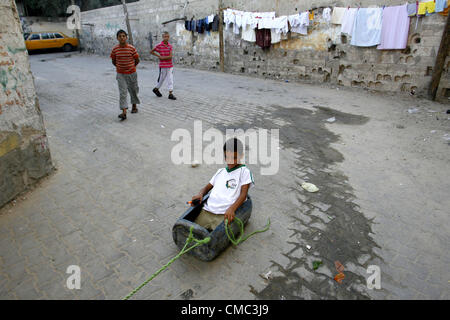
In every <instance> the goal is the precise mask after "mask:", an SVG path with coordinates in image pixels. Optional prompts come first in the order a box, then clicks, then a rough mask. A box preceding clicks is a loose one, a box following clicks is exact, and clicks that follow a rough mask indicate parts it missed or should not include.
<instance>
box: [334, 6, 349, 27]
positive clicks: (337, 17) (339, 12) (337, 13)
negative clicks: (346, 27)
mask: <svg viewBox="0 0 450 320" xmlns="http://www.w3.org/2000/svg"><path fill="white" fill-rule="evenodd" d="M345 9H346V8H342V7H335V8H334V9H333V14H332V15H331V23H333V24H341V23H342V18H343V17H344V13H345Z"/></svg>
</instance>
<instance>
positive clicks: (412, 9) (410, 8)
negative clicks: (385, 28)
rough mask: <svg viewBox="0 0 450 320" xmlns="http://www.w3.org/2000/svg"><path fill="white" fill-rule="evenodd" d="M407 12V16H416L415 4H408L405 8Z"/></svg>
mask: <svg viewBox="0 0 450 320" xmlns="http://www.w3.org/2000/svg"><path fill="white" fill-rule="evenodd" d="M406 9H407V10H408V16H410V17H413V16H415V15H416V14H417V5H416V4H415V3H410V4H408V6H407V7H406Z"/></svg>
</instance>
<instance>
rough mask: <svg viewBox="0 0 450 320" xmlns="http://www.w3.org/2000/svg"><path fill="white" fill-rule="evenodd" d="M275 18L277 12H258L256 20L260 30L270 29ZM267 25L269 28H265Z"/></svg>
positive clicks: (255, 16) (255, 15)
mask: <svg viewBox="0 0 450 320" xmlns="http://www.w3.org/2000/svg"><path fill="white" fill-rule="evenodd" d="M274 18H275V12H256V13H255V14H254V19H255V21H256V22H257V25H258V29H270V28H271V27H270V26H271V25H272V20H273V19H274ZM266 25H267V27H265V26H266Z"/></svg>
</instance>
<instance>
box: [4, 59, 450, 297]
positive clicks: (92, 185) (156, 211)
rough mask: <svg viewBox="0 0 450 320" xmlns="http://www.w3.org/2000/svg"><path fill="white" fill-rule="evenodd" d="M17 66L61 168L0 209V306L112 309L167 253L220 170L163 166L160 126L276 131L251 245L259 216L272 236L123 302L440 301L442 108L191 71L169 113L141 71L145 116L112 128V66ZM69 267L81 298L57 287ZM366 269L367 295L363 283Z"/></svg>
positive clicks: (183, 75)
mask: <svg viewBox="0 0 450 320" xmlns="http://www.w3.org/2000/svg"><path fill="white" fill-rule="evenodd" d="M30 61H31V66H32V70H33V73H34V75H35V81H36V88H37V92H38V96H39V101H40V105H41V109H42V112H43V115H44V119H45V123H46V126H47V133H48V136H49V142H50V148H51V152H52V156H53V160H54V162H55V165H56V167H57V169H58V170H57V171H56V172H55V174H53V175H52V176H50V177H48V178H47V179H45V180H44V181H43V182H42V183H41V184H40V185H39V186H38V187H37V188H36V189H35V190H33V191H32V192H29V193H28V194H26V195H24V196H22V197H20V198H18V199H17V201H15V202H13V203H11V204H9V205H7V206H6V207H4V208H3V209H1V210H0V298H1V299H27V298H28V299H120V298H122V297H124V296H125V295H126V294H127V293H128V292H129V291H131V290H132V289H133V288H134V287H135V286H137V285H138V284H140V283H141V282H142V281H143V280H145V279H146V278H147V277H148V276H149V275H151V274H152V273H153V272H154V271H156V270H157V269H158V268H159V267H160V266H162V265H163V264H164V263H166V262H167V261H168V260H169V259H170V258H171V257H172V256H174V255H175V254H176V253H177V248H176V246H175V245H174V243H173V241H172V238H171V228H172V225H173V223H174V222H175V221H176V219H177V218H178V217H179V216H180V215H181V214H182V213H183V211H184V210H185V209H186V205H185V201H186V200H188V199H189V198H190V197H191V195H192V194H194V193H196V192H197V191H198V190H199V189H200V188H201V187H202V186H203V185H204V184H205V183H206V182H207V181H208V179H209V178H210V177H211V176H212V174H213V173H214V172H215V170H216V169H217V168H218V166H213V165H200V166H199V167H197V168H191V167H190V166H188V165H174V164H173V163H172V162H171V161H170V152H171V149H172V147H173V146H174V145H175V144H176V142H172V141H170V137H171V134H172V132H173V130H175V129H176V128H186V129H188V130H190V131H191V132H192V131H193V121H194V120H196V119H198V120H202V121H203V130H206V129H208V128H210V127H215V128H218V129H221V130H224V129H225V128H242V129H247V128H266V129H272V128H279V129H280V147H281V149H280V150H279V151H280V169H279V172H278V174H277V175H274V176H264V175H261V174H260V170H259V169H260V168H259V167H258V166H256V165H250V166H249V167H250V169H251V170H252V171H253V173H254V176H255V181H256V188H254V189H253V190H252V191H251V194H252V196H253V199H254V209H253V214H252V217H251V219H250V222H249V224H248V226H247V228H246V231H247V232H250V231H252V230H256V229H258V228H261V227H262V226H264V225H265V223H266V221H267V218H268V217H270V218H271V220H272V225H271V228H270V230H269V231H268V232H266V233H263V234H258V235H256V236H255V237H254V238H250V239H249V240H248V241H247V242H245V243H243V244H242V245H240V246H239V247H237V248H233V247H230V248H228V249H227V250H226V251H225V252H224V253H223V254H222V255H220V256H219V257H218V258H217V259H216V260H214V261H213V262H209V263H207V262H201V261H198V260H196V259H195V258H193V257H190V256H184V257H182V258H181V260H180V261H176V262H175V263H174V264H172V266H170V268H169V269H168V270H166V271H164V272H163V273H162V274H160V275H159V276H158V277H157V278H156V279H155V280H153V281H152V282H151V283H149V284H148V285H147V286H145V287H144V288H143V289H142V290H141V291H140V292H139V293H138V294H137V295H136V296H135V297H134V298H136V299H261V298H262V299H264V298H266V299H317V298H325V299H369V298H372V299H449V298H450V290H449V289H450V269H449V267H448V266H449V265H450V250H449V246H448V244H449V243H450V241H449V240H450V239H449V234H450V224H449V216H448V214H449V211H448V208H449V207H450V200H449V199H450V198H449V197H448V191H449V190H450V183H449V179H448V177H449V174H450V163H449V161H448V159H449V156H450V154H449V150H450V148H449V142H448V137H449V136H450V134H449V132H450V130H449V127H450V120H449V117H450V116H449V115H446V114H445V110H447V109H448V105H442V104H437V103H432V102H430V101H426V100H419V99H415V98H413V97H411V98H408V97H406V98H399V97H395V96H382V95H380V94H372V93H368V92H364V91H353V90H343V89H340V90H339V89H336V88H325V87H320V86H309V85H301V84H294V83H285V82H281V81H280V82H277V81H270V80H262V79H254V78H248V77H243V76H236V75H229V74H219V73H210V72H203V71H195V70H189V69H177V70H176V71H175V81H176V90H175V94H176V95H177V97H178V100H177V101H170V100H168V99H167V98H166V95H167V92H166V91H164V94H165V97H164V98H156V97H155V96H154V95H153V93H152V92H151V89H152V88H153V85H154V82H155V80H156V77H157V67H156V65H155V64H153V63H150V62H143V63H142V64H141V65H140V66H139V70H138V72H139V81H140V89H141V94H140V97H141V100H142V105H141V106H140V112H139V113H138V114H136V115H129V119H128V120H127V121H125V122H119V121H118V118H117V114H118V106H117V100H118V93H117V88H116V81H115V73H114V69H113V66H112V65H111V63H110V61H109V60H108V59H106V58H104V57H98V56H85V55H79V54H76V53H73V54H64V53H54V54H40V55H32V56H31V57H30ZM414 108H416V109H417V112H414V110H411V111H412V113H410V112H408V109H414ZM333 116H334V117H335V118H336V122H334V123H327V122H326V121H325V120H326V119H328V118H330V117H333ZM303 181H309V182H312V183H314V184H316V185H317V186H318V187H319V188H320V191H319V192H318V193H314V194H312V193H307V192H306V191H304V190H303V189H302V188H301V187H300V184H301V183H302V182H303ZM308 248H310V249H308ZM316 260H317V261H319V260H320V261H322V262H323V264H322V265H321V266H320V267H319V268H318V269H317V270H313V267H312V263H313V261H316ZM335 261H340V262H341V263H342V264H343V265H344V266H345V271H344V274H345V279H344V280H343V282H342V283H341V284H339V283H337V282H336V281H334V280H333V277H334V276H335V274H337V272H336V270H335V267H334V262H335ZM73 264H75V265H78V266H80V268H81V289H80V290H69V289H67V288H66V285H65V284H66V279H67V277H68V276H69V275H68V274H66V268H67V267H68V266H69V265H73ZM369 265H378V266H379V267H380V268H381V289H380V290H369V289H367V287H366V278H367V277H368V275H369V274H367V272H366V269H367V267H368V266H369ZM268 271H271V272H272V278H271V279H269V280H265V279H263V278H262V277H261V276H260V274H264V273H267V272H268Z"/></svg>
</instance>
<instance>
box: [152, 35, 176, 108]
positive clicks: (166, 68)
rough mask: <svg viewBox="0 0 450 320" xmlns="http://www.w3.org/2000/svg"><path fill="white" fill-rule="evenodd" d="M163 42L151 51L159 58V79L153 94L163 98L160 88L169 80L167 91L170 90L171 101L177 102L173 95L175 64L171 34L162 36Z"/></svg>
mask: <svg viewBox="0 0 450 320" xmlns="http://www.w3.org/2000/svg"><path fill="white" fill-rule="evenodd" d="M162 37H163V41H161V43H160V44H158V45H157V46H156V47H154V48H153V49H152V51H150V53H151V54H152V55H154V56H157V57H158V58H159V77H158V83H157V84H156V87H155V88H154V89H153V92H154V93H155V94H156V95H157V96H158V97H162V94H161V92H159V88H161V86H162V85H163V83H164V81H165V80H166V79H167V89H168V90H169V99H171V100H176V99H177V98H175V96H174V95H173V64H172V53H173V48H172V45H171V44H170V43H169V38H170V36H169V33H168V32H167V31H165V32H163V34H162Z"/></svg>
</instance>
